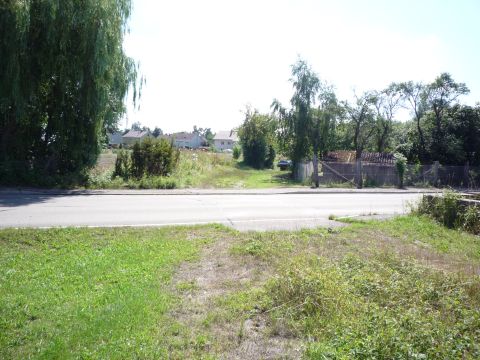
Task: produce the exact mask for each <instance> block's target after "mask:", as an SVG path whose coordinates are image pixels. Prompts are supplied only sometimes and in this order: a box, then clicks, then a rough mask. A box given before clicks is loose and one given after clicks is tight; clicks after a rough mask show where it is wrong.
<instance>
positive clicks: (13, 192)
mask: <svg viewBox="0 0 480 360" xmlns="http://www.w3.org/2000/svg"><path fill="white" fill-rule="evenodd" d="M441 192H442V190H439V189H406V190H398V189H335V188H332V189H297V188H284V189H265V190H260V189H251V190H250V189H245V190H232V189H225V190H218V189H216V190H214V189H212V190H208V189H178V190H128V189H127V190H59V189H11V188H6V189H0V196H18V195H32V196H42V195H45V196H78V195H84V196H93V195H103V196H118V195H142V196H146V195H154V196H165V195H177V196H179V195H196V196H202V195H203V196H205V195H307V194H312V195H321V194H427V193H428V194H437V193H441Z"/></svg>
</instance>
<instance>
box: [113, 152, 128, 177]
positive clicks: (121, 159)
mask: <svg viewBox="0 0 480 360" xmlns="http://www.w3.org/2000/svg"><path fill="white" fill-rule="evenodd" d="M130 167H131V161H130V154H129V153H128V152H127V151H126V150H120V151H119V152H118V153H117V160H115V171H114V176H120V177H121V178H124V179H128V177H129V176H130Z"/></svg>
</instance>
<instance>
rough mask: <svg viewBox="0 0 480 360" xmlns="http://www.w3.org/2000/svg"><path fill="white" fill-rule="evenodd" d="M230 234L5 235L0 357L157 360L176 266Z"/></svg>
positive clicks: (162, 352) (0, 254)
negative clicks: (214, 241) (215, 239)
mask: <svg viewBox="0 0 480 360" xmlns="http://www.w3.org/2000/svg"><path fill="white" fill-rule="evenodd" d="M219 233H222V230H221V229H219V228H217V227H215V226H212V227H202V228H175V229H168V228H167V229H113V230H112V229H110V230H107V229H95V230H93V229H92V230H89V229H61V230H2V231H0V358H2V359H13V358H15V359H21V358H23V359H24V358H39V359H42V358H44V359H47V358H48V359H55V358H57V359H67V358H113V359H115V358H117V359H125V358H158V357H166V356H167V354H168V351H167V345H168V344H167V343H165V340H164V338H163V336H162V334H163V333H164V332H168V328H169V326H170V325H169V324H168V323H165V321H164V314H165V313H166V312H167V311H168V310H169V309H170V308H171V307H172V305H173V304H174V303H175V299H174V298H173V297H172V295H171V293H170V292H169V290H168V287H167V285H168V283H169V281H170V278H171V276H172V273H173V271H174V270H175V268H176V266H178V264H179V263H180V262H182V261H192V260H194V259H195V258H196V256H197V254H198V251H199V248H200V247H201V246H202V245H203V244H205V243H208V242H210V241H212V239H213V238H214V237H215V236H218V234H219Z"/></svg>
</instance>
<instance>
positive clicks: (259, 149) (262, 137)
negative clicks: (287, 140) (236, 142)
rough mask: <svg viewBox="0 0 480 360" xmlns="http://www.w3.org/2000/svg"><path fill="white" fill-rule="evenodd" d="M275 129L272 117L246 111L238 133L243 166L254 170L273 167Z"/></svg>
mask: <svg viewBox="0 0 480 360" xmlns="http://www.w3.org/2000/svg"><path fill="white" fill-rule="evenodd" d="M275 129H276V122H275V120H274V119H273V118H272V117H270V116H268V115H263V114H260V113H259V112H258V111H257V110H254V111H252V110H251V109H247V111H246V113H245V120H244V122H243V124H242V126H241V127H240V128H239V132H238V134H239V137H240V143H241V145H242V152H243V160H244V162H245V164H247V165H249V166H252V167H254V168H256V169H263V168H270V167H273V162H274V160H275Z"/></svg>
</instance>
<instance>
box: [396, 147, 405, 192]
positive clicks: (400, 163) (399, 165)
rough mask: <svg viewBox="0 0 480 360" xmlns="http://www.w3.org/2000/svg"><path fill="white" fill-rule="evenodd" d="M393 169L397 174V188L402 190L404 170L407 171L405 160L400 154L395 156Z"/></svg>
mask: <svg viewBox="0 0 480 360" xmlns="http://www.w3.org/2000/svg"><path fill="white" fill-rule="evenodd" d="M395 167H396V169H397V174H398V180H399V183H398V187H399V188H400V189H403V182H404V179H405V170H406V169H407V158H406V157H405V156H404V155H403V154H400V153H397V154H395Z"/></svg>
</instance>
